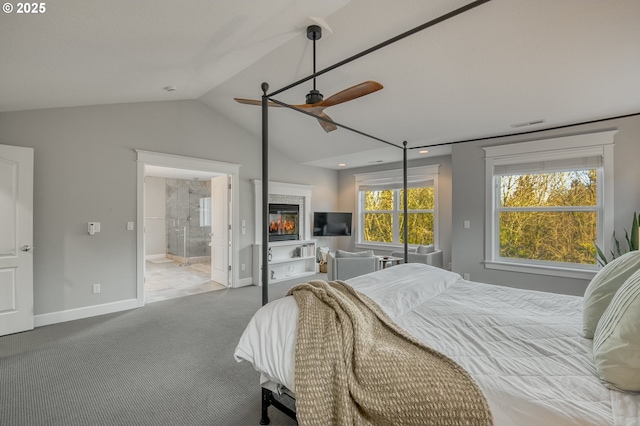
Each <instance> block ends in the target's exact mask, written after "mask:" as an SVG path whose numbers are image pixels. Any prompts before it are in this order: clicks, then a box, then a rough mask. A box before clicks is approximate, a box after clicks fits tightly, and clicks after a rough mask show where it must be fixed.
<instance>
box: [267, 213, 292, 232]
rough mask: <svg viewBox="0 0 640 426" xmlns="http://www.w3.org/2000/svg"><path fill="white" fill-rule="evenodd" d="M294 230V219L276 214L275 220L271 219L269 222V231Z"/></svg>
mask: <svg viewBox="0 0 640 426" xmlns="http://www.w3.org/2000/svg"><path fill="white" fill-rule="evenodd" d="M295 230H296V222H295V221H294V220H287V219H284V220H283V219H282V216H278V219H277V220H274V219H271V223H269V232H292V231H295Z"/></svg>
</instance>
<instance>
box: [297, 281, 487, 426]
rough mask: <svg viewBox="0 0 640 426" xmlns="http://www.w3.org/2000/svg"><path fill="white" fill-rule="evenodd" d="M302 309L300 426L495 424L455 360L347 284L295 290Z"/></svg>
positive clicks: (317, 284)
mask: <svg viewBox="0 0 640 426" xmlns="http://www.w3.org/2000/svg"><path fill="white" fill-rule="evenodd" d="M289 294H292V295H293V296H294V297H295V299H296V301H297V303H298V306H299V308H300V313H299V319H298V335H297V341H296V354H295V385H296V410H297V417H298V423H299V424H300V425H421V426H424V425H437V426H446V425H491V424H492V416H491V412H490V411H489V406H488V405H487V401H486V399H485V397H484V395H483V394H482V391H481V390H480V389H479V388H478V386H477V385H476V383H475V382H474V381H473V379H472V378H471V377H470V376H469V374H468V373H467V372H466V371H465V370H464V369H463V368H462V367H460V366H459V365H458V364H456V363H455V362H454V361H453V360H451V359H449V358H447V357H446V356H444V355H442V354H440V353H439V352H436V351H435V350H433V349H431V348H429V347H427V346H425V345H424V344H422V343H420V342H419V341H418V340H417V339H415V338H414V337H412V336H410V335H409V334H408V333H407V332H405V331H403V330H402V329H401V328H400V327H399V326H397V325H396V324H395V323H394V322H393V321H392V320H391V319H390V318H389V317H388V316H387V315H386V314H385V313H384V311H383V310H382V309H381V308H380V306H378V304H377V303H376V302H374V301H373V300H371V299H370V298H369V297H367V296H365V295H364V294H361V293H359V292H357V291H356V290H354V289H353V288H352V287H350V286H349V285H347V284H346V283H344V282H342V281H332V282H329V283H327V282H324V281H311V282H309V283H306V284H300V285H297V286H295V287H294V288H292V289H291V290H290V291H289Z"/></svg>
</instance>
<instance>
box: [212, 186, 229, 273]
mask: <svg viewBox="0 0 640 426" xmlns="http://www.w3.org/2000/svg"><path fill="white" fill-rule="evenodd" d="M211 279H212V280H213V281H215V282H218V283H220V284H224V285H226V286H228V285H229V177H228V176H227V175H224V176H218V177H215V178H213V179H211Z"/></svg>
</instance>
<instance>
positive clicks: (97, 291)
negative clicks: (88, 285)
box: [93, 284, 100, 294]
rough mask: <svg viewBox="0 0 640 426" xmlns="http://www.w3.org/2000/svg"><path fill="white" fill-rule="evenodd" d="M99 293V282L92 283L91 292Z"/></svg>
mask: <svg viewBox="0 0 640 426" xmlns="http://www.w3.org/2000/svg"><path fill="white" fill-rule="evenodd" d="M98 293H100V284H94V285H93V294H98Z"/></svg>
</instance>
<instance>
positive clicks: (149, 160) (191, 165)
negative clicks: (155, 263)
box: [135, 149, 240, 307]
mask: <svg viewBox="0 0 640 426" xmlns="http://www.w3.org/2000/svg"><path fill="white" fill-rule="evenodd" d="M135 151H136V153H137V163H138V178H137V215H136V220H137V223H138V226H137V231H136V240H137V242H136V264H137V266H136V276H137V278H136V282H137V285H136V295H137V300H138V306H139V307H140V306H144V271H145V263H144V262H145V238H144V223H145V205H144V204H145V203H144V200H145V188H144V186H145V185H144V178H145V174H146V172H145V168H146V166H159V167H168V168H174V169H183V170H194V171H200V172H209V173H218V174H227V175H229V177H230V180H231V193H230V196H231V209H232V211H231V215H230V217H229V224H230V225H231V224H235V223H238V217H239V214H240V213H239V209H238V206H239V202H238V200H239V196H240V192H239V188H238V187H239V182H240V164H235V163H225V162H221V161H214V160H206V159H203V158H194V157H184V156H181V155H173V154H165V153H161V152H152V151H144V150H140V149H136V150H135ZM231 233H232V238H231V244H232V247H231V252H232V256H231V257H230V258H229V265H231V266H232V268H231V271H232V273H231V276H230V278H231V279H230V282H229V287H231V288H233V287H237V286H238V282H239V279H240V271H239V269H238V268H234V267H233V265H238V262H239V259H240V250H239V247H238V244H237V241H239V237H240V235H239V228H238V227H237V226H232V227H231Z"/></svg>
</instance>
